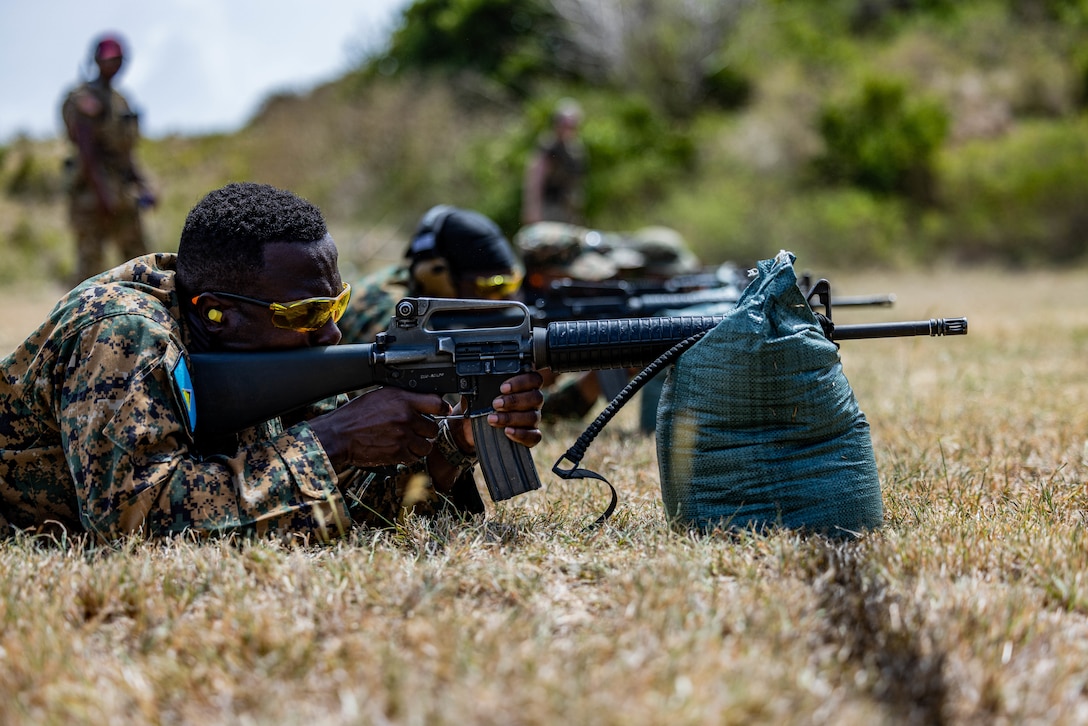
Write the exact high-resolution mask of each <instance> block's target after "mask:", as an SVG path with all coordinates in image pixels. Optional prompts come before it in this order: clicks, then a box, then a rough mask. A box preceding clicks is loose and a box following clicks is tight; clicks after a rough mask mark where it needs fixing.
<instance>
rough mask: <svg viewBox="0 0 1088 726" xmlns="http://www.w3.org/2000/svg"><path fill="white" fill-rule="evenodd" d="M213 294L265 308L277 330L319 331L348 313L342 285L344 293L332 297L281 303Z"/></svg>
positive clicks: (348, 292)
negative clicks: (270, 314) (268, 311)
mask: <svg viewBox="0 0 1088 726" xmlns="http://www.w3.org/2000/svg"><path fill="white" fill-rule="evenodd" d="M213 294H215V295H218V296H220V297H225V298H230V299H232V300H241V301H242V302H247V303H252V304H254V305H260V306H262V307H266V308H268V309H269V310H271V311H272V324H273V325H275V326H276V327H277V328H284V329H286V330H297V331H299V332H309V331H311V330H320V329H321V328H323V327H325V326H326V325H328V323H329V321H330V320H332V321H333V322H334V323H335V322H337V321H338V320H340V318H341V317H343V315H344V311H345V310H347V309H348V301H349V300H351V285H349V284H347V283H346V282H345V283H344V289H343V290H342V291H341V292H340V294H339V295H337V296H336V297H308V298H306V299H305V300H293V301H291V302H285V303H279V302H268V301H267V300H258V299H256V298H252V297H246V296H245V295H235V294H234V293H232V292H216V293H213ZM197 297H199V296H197ZM196 301H197V298H195V297H194V298H193V304H194V305H195V304H196Z"/></svg>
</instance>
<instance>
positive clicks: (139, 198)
mask: <svg viewBox="0 0 1088 726" xmlns="http://www.w3.org/2000/svg"><path fill="white" fill-rule="evenodd" d="M93 59H94V62H95V64H96V65H97V66H98V76H97V77H96V78H94V79H93V80H90V81H87V82H86V83H82V84H80V85H79V86H77V87H76V88H75V89H73V90H72V91H71V92H69V93H68V95H67V96H66V97H65V99H64V103H63V105H62V107H61V116H62V117H63V119H64V126H65V129H66V130H67V132H68V138H69V139H71V141H72V143H73V144H74V145H75V155H74V156H73V157H72V158H70V159H69V160H68V162H67V165H68V171H69V181H70V184H69V191H68V196H69V206H68V210H69V220H70V222H71V225H72V229H73V231H74V233H75V236H76V270H75V279H76V281H77V282H79V281H82V280H84V279H86V278H88V277H90V276H91V275H95V274H97V273H99V272H101V271H102V270H103V269H105V265H104V262H103V246H104V244H105V241H106V239H107V238H113V240H114V241H115V242H116V244H117V246H118V248H119V250H120V252H121V254H122V256H123V257H124V259H126V260H128V259H132V258H134V257H139V256H140V255H142V254H145V253H146V252H147V248H146V245H145V244H144V232H143V227H142V226H141V224H140V209H141V208H144V207H150V206H154V204H155V196H154V194H152V192H151V190H150V189H149V188H148V186H147V183H146V182H145V180H144V177H143V175H142V174H141V173H140V171H139V169H137V167H136V164H135V162H134V161H133V151H134V149H135V147H136V142H137V141H138V139H139V135H140V130H139V122H138V118H137V114H136V113H134V112H133V111H132V109H131V108H129V105H128V102H127V101H126V100H125V98H124V96H122V95H121V94H120V93H118V92H117V90H115V89H114V88H113V79H114V77H115V76H116V75H117V73H118V72H119V71H120V70H121V64H122V62H123V60H124V49H123V48H122V44H121V40H120V39H119V38H118V37H117V36H115V35H105V36H102V37H101V38H100V39H99V40H98V41H97V42H96V43H95V44H94V50H93Z"/></svg>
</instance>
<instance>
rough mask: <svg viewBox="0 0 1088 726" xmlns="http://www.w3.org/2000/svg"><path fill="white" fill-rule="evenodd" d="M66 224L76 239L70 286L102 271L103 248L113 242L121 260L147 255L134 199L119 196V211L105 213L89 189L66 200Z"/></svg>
mask: <svg viewBox="0 0 1088 726" xmlns="http://www.w3.org/2000/svg"><path fill="white" fill-rule="evenodd" d="M68 221H69V223H70V224H71V226H72V231H73V233H74V234H75V237H76V268H75V272H74V273H73V275H72V277H73V280H72V281H73V283H80V282H83V280H86V279H87V278H88V277H91V276H92V275H97V274H98V273H100V272H102V271H103V270H105V269H106V267H107V265H106V262H105V248H106V242H107V240H113V242H114V244H115V245H116V246H117V250H118V252H120V254H121V257H122V258H123V260H131V259H132V258H134V257H139V256H140V255H144V254H147V244H146V242H145V240H144V229H143V224H142V223H141V221H140V210H139V207H138V206H137V204H136V199H135V197H133V196H131V195H121V199H120V200H119V208H118V209H117V211H116V212H115V213H114V214H107V213H106V212H104V211H103V210H102V209H101V208H100V207H99V205H98V199H97V197H96V196H95V194H94V192H93V191H92V190H90V189H86V190H79V191H76V192H74V193H73V194H72V195H71V197H70V198H69V206H68Z"/></svg>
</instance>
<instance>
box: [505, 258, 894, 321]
mask: <svg viewBox="0 0 1088 726" xmlns="http://www.w3.org/2000/svg"><path fill="white" fill-rule="evenodd" d="M821 282H824V283H826V281H823V280H821V281H817V282H815V283H814V282H813V281H812V278H811V276H810V275H808V274H806V275H805V276H803V277H802V278H801V279H799V280H798V283H797V285H798V287H800V288H801V291H802V292H803V293H804V294H805V296H806V297H809V296H810V295H811V294H812V293H813V291H814V289H815V287H816V285H818V284H820V283H821ZM746 284H747V279H746V278H745V277H744V276H743V275H742V274H741V273H740V271H739V270H738V269H737V268H735V267H733V266H732V265H729V264H725V265H721V266H720V267H718V268H717V270H714V271H706V272H697V273H686V274H682V275H675V276H673V277H668V278H636V279H631V280H611V279H610V280H576V279H573V278H569V277H559V278H554V279H550V280H544V279H541V280H540V281H539V282H538V283H537V284H535V285H531V284H527V285H526V286H525V287H524V288H523V289H522V298H523V299H524V300H525V304H526V305H527V306H528V307H529V311H530V313H531V314H532V318H533V322H534V323H535V324H537V325H547V324H548V323H550V322H553V321H557V320H586V319H591V320H604V319H610V318H628V317H632V318H641V317H652V316H655V315H661V314H663V313H666V312H673V313H675V311H683V310H684V309H685V308H690V307H694V306H703V305H720V304H728V303H735V302H736V301H737V300H739V299H740V296H741V293H742V292H743V291H744V288H745V286H746ZM831 302H832V303H833V304H834V306H835V307H890V306H891V305H894V304H895V295H894V294H882V295H837V296H835V298H834V300H832V301H831Z"/></svg>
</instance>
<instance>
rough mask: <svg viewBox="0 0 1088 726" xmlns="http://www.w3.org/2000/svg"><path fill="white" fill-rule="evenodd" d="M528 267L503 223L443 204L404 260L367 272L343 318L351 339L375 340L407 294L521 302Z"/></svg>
mask: <svg viewBox="0 0 1088 726" xmlns="http://www.w3.org/2000/svg"><path fill="white" fill-rule="evenodd" d="M523 277H524V268H523V267H522V265H521V262H520V260H519V259H518V256H517V254H516V253H515V252H514V248H513V246H512V245H511V244H510V242H509V240H507V239H506V236H505V235H503V233H502V230H501V229H499V226H498V225H497V224H496V223H495V222H494V221H492V220H491V219H489V218H488V217H486V216H484V215H483V214H480V213H479V212H476V211H473V210H470V209H461V208H458V207H454V206H450V205H447V204H440V205H437V206H434V207H431V209H429V210H427V212H426V213H425V214H424V215H423V217H422V218H421V219H420V221H419V224H418V225H417V227H416V230H415V232H414V233H413V235H412V239H411V241H410V242H409V243H408V248H407V250H405V253H404V261H403V262H402V263H400V264H397V265H392V266H390V267H387V268H385V269H382V270H379V271H377V272H374V273H372V274H370V275H367V276H366V277H364V278H363V279H361V280H358V281H357V282H356V283H355V284H354V285H353V286H352V289H353V290H354V291H355V292H353V293H352V299H351V302H350V303H349V304H348V309H347V311H345V313H344V316H343V317H342V318H341V319H340V323H339V325H340V331H341V332H342V333H343V335H344V339H343V342H345V343H369V342H371V341H373V340H374V336H375V335H377V334H378V333H380V332H381V331H383V330H385V329H386V328H387V327H388V325H389V320H390V318H392V317H393V306H394V305H395V304H396V303H397V301H398V300H400V299H401V298H403V297H438V298H467V299H483V300H515V299H517V296H518V291H519V290H520V288H521V282H522V278H523Z"/></svg>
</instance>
